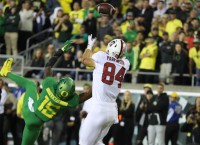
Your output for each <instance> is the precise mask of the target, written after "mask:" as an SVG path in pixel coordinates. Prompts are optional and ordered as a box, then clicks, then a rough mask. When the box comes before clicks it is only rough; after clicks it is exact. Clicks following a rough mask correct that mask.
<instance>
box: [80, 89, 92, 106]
mask: <svg viewBox="0 0 200 145" xmlns="http://www.w3.org/2000/svg"><path fill="white" fill-rule="evenodd" d="M91 97H92V89H90V90H89V92H88V93H81V94H80V95H79V104H81V103H83V102H85V101H86V100H88V99H90V98H91Z"/></svg>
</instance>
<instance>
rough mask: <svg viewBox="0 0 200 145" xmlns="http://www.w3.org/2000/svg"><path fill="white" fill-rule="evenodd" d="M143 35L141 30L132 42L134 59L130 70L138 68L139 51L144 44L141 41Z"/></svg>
mask: <svg viewBox="0 0 200 145" xmlns="http://www.w3.org/2000/svg"><path fill="white" fill-rule="evenodd" d="M143 39H144V36H143V34H142V32H139V33H138V34H137V36H136V39H135V41H134V42H133V51H134V61H133V67H132V70H134V71H137V70H138V69H139V65H140V58H139V55H140V52H141V50H142V48H143V47H144V46H145V45H144V42H143Z"/></svg>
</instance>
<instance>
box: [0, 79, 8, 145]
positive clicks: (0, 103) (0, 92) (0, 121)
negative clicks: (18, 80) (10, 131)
mask: <svg viewBox="0 0 200 145" xmlns="http://www.w3.org/2000/svg"><path fill="white" fill-rule="evenodd" d="M3 86H4V81H3V80H2V79H0V140H1V141H0V145H4V144H5V140H4V134H3V127H4V115H5V114H4V104H5V102H6V99H7V93H6V91H5V89H4V88H3Z"/></svg>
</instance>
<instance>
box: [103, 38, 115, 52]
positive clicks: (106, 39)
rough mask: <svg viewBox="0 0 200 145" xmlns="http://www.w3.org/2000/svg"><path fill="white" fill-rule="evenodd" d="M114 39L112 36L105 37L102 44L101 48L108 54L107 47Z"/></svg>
mask: <svg viewBox="0 0 200 145" xmlns="http://www.w3.org/2000/svg"><path fill="white" fill-rule="evenodd" d="M112 39H113V38H112V37H111V36H110V35H105V36H104V38H103V41H102V42H101V43H100V48H101V50H102V51H104V52H106V48H107V45H108V43H109V42H110V41H111V40H112Z"/></svg>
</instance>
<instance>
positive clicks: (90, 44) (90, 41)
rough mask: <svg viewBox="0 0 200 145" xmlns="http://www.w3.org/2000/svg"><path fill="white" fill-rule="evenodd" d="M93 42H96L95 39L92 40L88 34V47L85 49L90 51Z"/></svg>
mask: <svg viewBox="0 0 200 145" xmlns="http://www.w3.org/2000/svg"><path fill="white" fill-rule="evenodd" d="M95 41H96V38H94V39H93V38H92V34H90V35H89V36H88V46H87V49H90V50H92V47H93V46H94V43H95Z"/></svg>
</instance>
